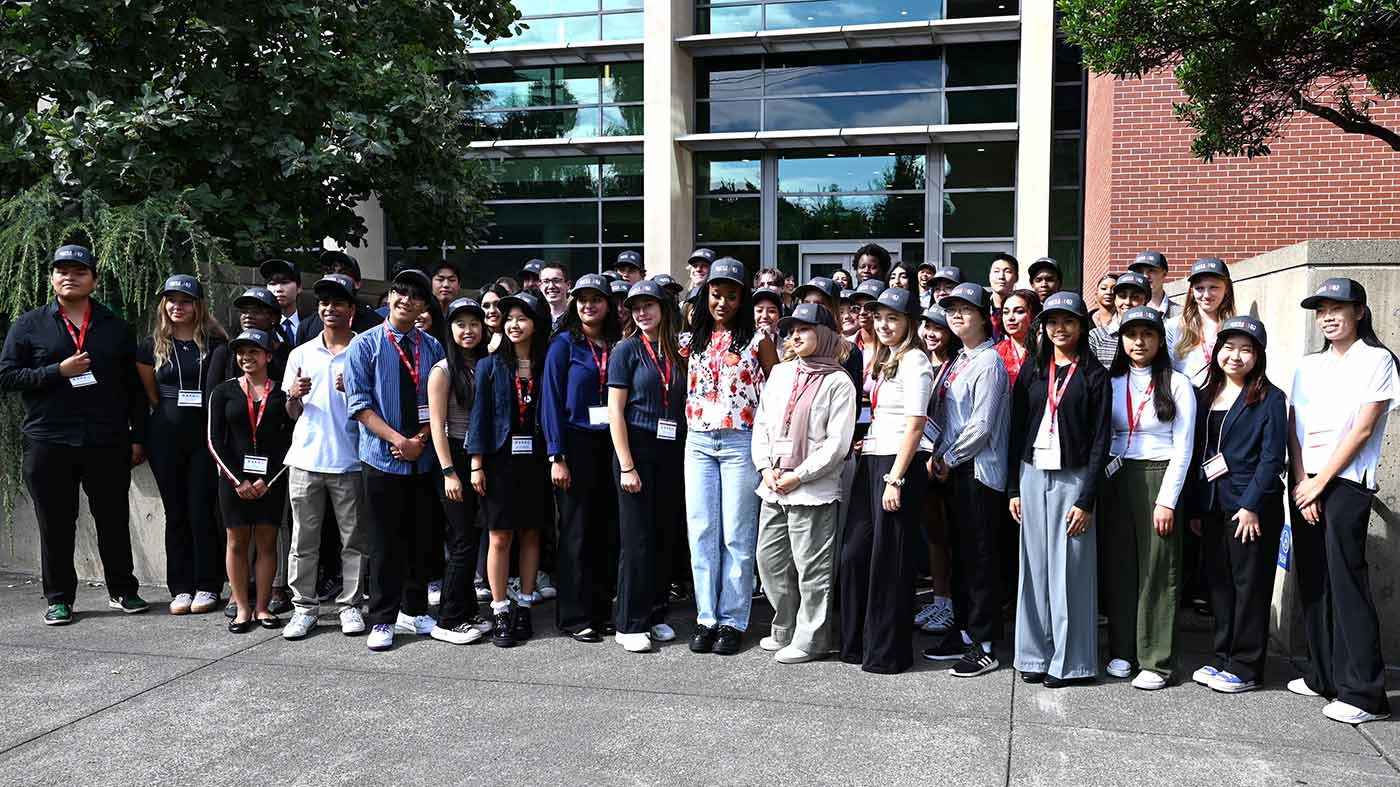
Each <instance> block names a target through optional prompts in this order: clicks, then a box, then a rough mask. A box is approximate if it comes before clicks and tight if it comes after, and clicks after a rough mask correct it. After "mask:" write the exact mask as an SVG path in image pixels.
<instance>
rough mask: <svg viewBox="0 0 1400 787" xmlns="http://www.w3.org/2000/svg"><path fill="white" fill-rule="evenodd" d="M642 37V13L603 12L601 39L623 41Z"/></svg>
mask: <svg viewBox="0 0 1400 787" xmlns="http://www.w3.org/2000/svg"><path fill="white" fill-rule="evenodd" d="M641 37H642V15H641V14H640V13H637V14H604V15H603V40H604V41H623V40H631V39H634V38H641Z"/></svg>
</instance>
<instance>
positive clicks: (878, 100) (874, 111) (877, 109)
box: [763, 93, 943, 131]
mask: <svg viewBox="0 0 1400 787" xmlns="http://www.w3.org/2000/svg"><path fill="white" fill-rule="evenodd" d="M942 119H943V101H942V100H941V97H940V96H939V94H938V93H909V94H902V95H901V94H892V95H877V96H827V97H824V98H781V99H771V100H769V101H767V102H765V105H764V117H763V130H765V131H786V130H793V129H803V128H847V127H853V126H855V127H869V126H912V125H921V124H925V123H934V124H936V123H941V122H942Z"/></svg>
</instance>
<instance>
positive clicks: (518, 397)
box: [515, 374, 535, 426]
mask: <svg viewBox="0 0 1400 787" xmlns="http://www.w3.org/2000/svg"><path fill="white" fill-rule="evenodd" d="M520 380H521V377H520V375H518V374H517V375H516V376H515V401H516V406H517V407H518V408H520V425H521V426H524V425H525V413H526V411H528V410H529V409H530V399H531V398H532V396H533V395H534V393H535V378H533V377H531V378H530V379H528V380H526V381H525V385H524V387H521V384H520Z"/></svg>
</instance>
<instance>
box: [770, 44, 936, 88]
mask: <svg viewBox="0 0 1400 787" xmlns="http://www.w3.org/2000/svg"><path fill="white" fill-rule="evenodd" d="M853 55H854V56H855V58H856V59H854V60H852V56H853ZM919 55H924V57H918V56H919ZM942 67H943V63H942V61H941V60H940V59H939V58H938V54H937V52H936V51H935V50H931V49H926V50H922V51H909V50H878V51H873V52H860V51H858V50H857V51H855V52H841V53H835V54H829V53H818V54H801V55H776V56H771V57H769V58H768V62H767V70H766V72H765V74H764V84H763V87H764V90H765V92H766V93H767V95H769V96H785V95H786V96H797V95H810V94H813V93H858V92H868V91H880V92H889V91H896V90H937V89H938V88H939V82H940V80H941V78H942V75H941V72H942Z"/></svg>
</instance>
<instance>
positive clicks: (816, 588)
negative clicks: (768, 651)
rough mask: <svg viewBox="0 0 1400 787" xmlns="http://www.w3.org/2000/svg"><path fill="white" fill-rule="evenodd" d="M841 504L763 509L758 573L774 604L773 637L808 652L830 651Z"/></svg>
mask: <svg viewBox="0 0 1400 787" xmlns="http://www.w3.org/2000/svg"><path fill="white" fill-rule="evenodd" d="M837 508H838V507H837V504H836V503H835V502H831V503H827V504H826V505H821V506H783V505H778V504H776V503H769V502H767V501H764V502H763V504H762V506H761V507H760V508H759V512H758V549H757V562H758V575H759V578H760V579H762V580H763V592H764V593H765V594H766V595H767V596H768V602H769V603H770V604H772V605H773V626H772V636H773V638H774V639H776V640H777V641H779V642H781V643H783V644H784V645H792V646H793V647H795V648H797V649H798V650H801V651H803V652H805V653H811V654H814V655H818V656H820V655H824V654H825V653H826V652H827V651H829V650H831V628H832V627H831V626H830V625H829V623H830V616H831V615H830V613H831V578H832V573H833V569H834V566H835V560H836V554H835V540H836V514H837Z"/></svg>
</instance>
